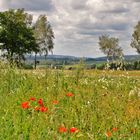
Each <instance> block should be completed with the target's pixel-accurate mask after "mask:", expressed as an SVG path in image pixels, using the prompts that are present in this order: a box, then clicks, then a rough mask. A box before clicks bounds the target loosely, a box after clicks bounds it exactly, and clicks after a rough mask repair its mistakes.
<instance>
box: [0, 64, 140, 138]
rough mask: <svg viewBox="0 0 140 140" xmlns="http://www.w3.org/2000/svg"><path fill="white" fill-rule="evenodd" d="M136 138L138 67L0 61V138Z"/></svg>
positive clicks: (139, 114) (138, 126)
mask: <svg viewBox="0 0 140 140" xmlns="http://www.w3.org/2000/svg"><path fill="white" fill-rule="evenodd" d="M106 139H112V140H140V71H129V72H127V71H97V70H89V71H88V70H84V69H82V68H81V67H80V66H79V68H77V69H76V70H69V71H66V70H51V69H46V70H28V71H26V70H19V69H16V68H10V67H8V66H5V65H2V64H1V66H0V140H106Z"/></svg>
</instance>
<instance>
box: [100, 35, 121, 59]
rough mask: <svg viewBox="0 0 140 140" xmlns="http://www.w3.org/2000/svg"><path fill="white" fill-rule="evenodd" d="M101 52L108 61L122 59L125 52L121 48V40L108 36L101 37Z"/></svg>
mask: <svg viewBox="0 0 140 140" xmlns="http://www.w3.org/2000/svg"><path fill="white" fill-rule="evenodd" d="M99 46H100V50H101V51H102V52H103V53H104V54H106V55H107V60H108V61H110V60H112V61H113V60H116V59H118V58H119V59H122V57H123V52H122V49H121V47H119V39H118V38H114V37H109V36H108V35H102V36H100V37H99Z"/></svg>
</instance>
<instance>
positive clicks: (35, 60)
mask: <svg viewBox="0 0 140 140" xmlns="http://www.w3.org/2000/svg"><path fill="white" fill-rule="evenodd" d="M36 55H37V53H35V59H34V62H35V65H34V68H35V69H36V63H37V61H36Z"/></svg>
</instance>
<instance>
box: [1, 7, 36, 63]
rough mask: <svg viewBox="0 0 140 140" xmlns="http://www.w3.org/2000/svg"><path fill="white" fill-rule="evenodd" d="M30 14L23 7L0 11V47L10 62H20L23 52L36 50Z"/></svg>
mask: <svg viewBox="0 0 140 140" xmlns="http://www.w3.org/2000/svg"><path fill="white" fill-rule="evenodd" d="M31 23H32V16H31V15H29V14H27V13H25V11H24V9H17V10H14V9H12V10H9V11H5V12H0V43H1V45H0V49H1V51H2V54H3V56H4V57H6V58H7V59H8V61H9V62H10V63H12V62H17V64H19V63H21V60H23V59H24V54H26V53H30V52H32V51H38V45H37V43H36V40H35V37H34V36H33V32H32V27H31Z"/></svg>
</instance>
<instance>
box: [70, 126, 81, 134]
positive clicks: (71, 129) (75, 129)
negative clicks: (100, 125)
mask: <svg viewBox="0 0 140 140" xmlns="http://www.w3.org/2000/svg"><path fill="white" fill-rule="evenodd" d="M70 132H71V133H75V132H79V130H78V129H77V128H75V127H72V128H70Z"/></svg>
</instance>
